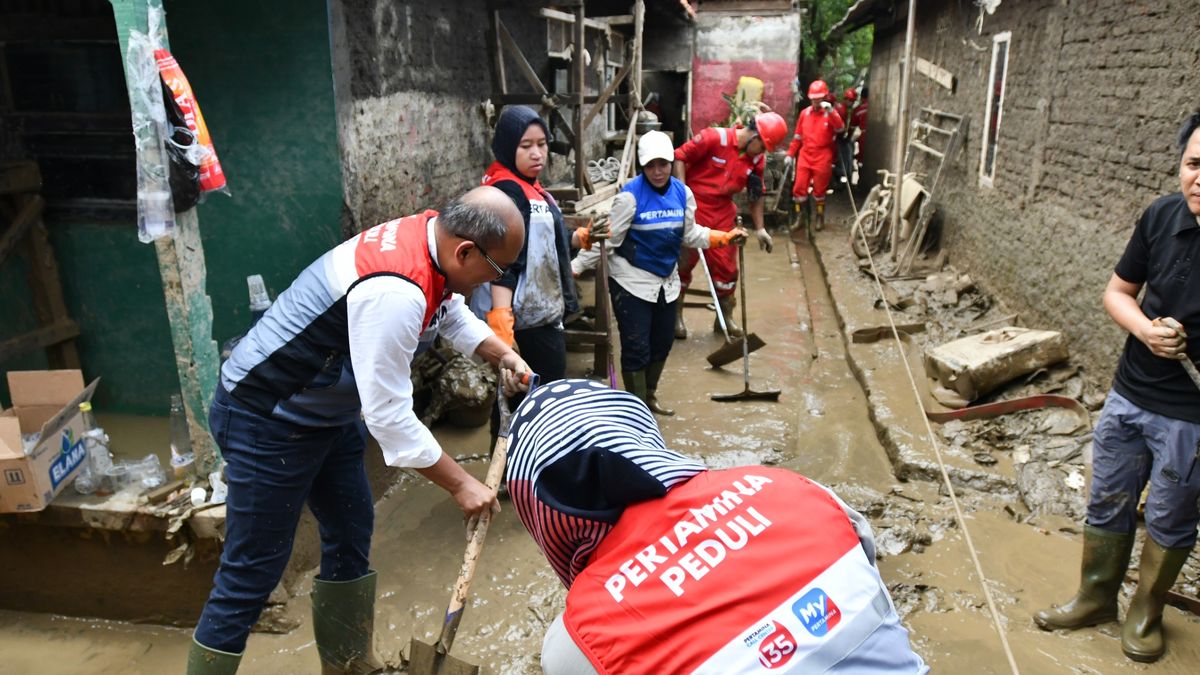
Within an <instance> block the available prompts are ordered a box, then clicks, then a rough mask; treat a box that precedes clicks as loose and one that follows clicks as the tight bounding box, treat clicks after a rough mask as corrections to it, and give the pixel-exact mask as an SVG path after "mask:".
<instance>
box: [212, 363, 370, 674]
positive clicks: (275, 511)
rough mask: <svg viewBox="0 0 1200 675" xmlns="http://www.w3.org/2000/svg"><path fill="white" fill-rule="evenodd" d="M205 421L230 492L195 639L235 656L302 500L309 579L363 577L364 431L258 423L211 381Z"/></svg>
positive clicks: (366, 535) (291, 534) (269, 586)
mask: <svg viewBox="0 0 1200 675" xmlns="http://www.w3.org/2000/svg"><path fill="white" fill-rule="evenodd" d="M208 421H209V426H210V428H211V429H212V434H213V439H214V440H215V441H216V442H217V445H218V446H220V448H221V454H222V455H223V457H224V458H225V480H226V482H227V483H228V484H229V496H228V500H227V501H226V503H225V547H224V550H223V551H222V553H221V564H220V567H218V568H217V573H216V576H215V577H214V578H213V590H212V593H211V594H210V595H209V597H208V602H207V603H206V604H205V605H204V611H203V613H202V614H201V615H200V621H199V623H198V624H197V626H196V633H195V638H196V641H197V642H199V643H200V644H201V645H203V646H205V647H208V648H210V649H217V650H220V651H224V652H229V653H232V654H237V653H240V652H242V651H243V650H244V649H245V647H246V638H247V636H248V635H249V634H250V628H251V627H252V626H253V625H254V623H255V622H256V621H257V620H258V616H259V614H261V613H262V610H263V607H264V606H265V605H266V602H267V598H268V597H270V595H271V592H272V591H273V590H275V587H276V585H278V584H279V580H280V578H281V577H282V576H283V572H284V570H285V569H286V568H287V563H288V559H289V558H290V557H291V553H292V542H293V540H294V538H295V535H296V524H297V523H298V522H299V520H300V514H301V512H302V511H303V509H304V505H305V504H306V503H307V504H308V507H309V509H310V510H311V511H312V512H313V515H314V516H316V518H317V522H318V524H319V526H320V533H321V571H320V574H319V575H318V578H319V579H322V580H325V581H351V580H354V579H357V578H359V577H361V576H363V575H365V574H367V573H368V571H369V567H368V560H367V558H368V555H369V553H370V547H371V533H372V531H373V529H374V525H375V507H374V501H373V500H372V498H371V487H370V485H369V484H368V483H367V473H366V468H365V467H364V465H363V451H364V449H365V448H366V427H365V426H364V425H363V423H362V422H361V421H359V422H357V423H355V424H347V425H343V426H336V427H308V426H301V425H297V424H292V423H290V422H284V421H280V420H276V419H272V418H269V417H264V416H262V415H260V414H258V413H257V412H254V411H252V410H250V409H249V408H247V407H245V406H243V405H242V404H240V403H239V402H238V401H237V400H236V399H234V398H233V397H232V396H230V395H229V393H228V392H226V391H225V390H224V388H222V387H221V386H220V385H219V384H218V385H217V392H216V395H215V396H214V397H213V404H212V409H211V410H210V412H209V416H208Z"/></svg>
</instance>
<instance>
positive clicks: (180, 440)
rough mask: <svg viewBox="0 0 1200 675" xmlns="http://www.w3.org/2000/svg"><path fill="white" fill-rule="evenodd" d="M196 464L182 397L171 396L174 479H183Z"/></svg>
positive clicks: (172, 467) (172, 469)
mask: <svg viewBox="0 0 1200 675" xmlns="http://www.w3.org/2000/svg"><path fill="white" fill-rule="evenodd" d="M195 462H196V457H195V455H193V454H192V439H191V436H189V435H188V425H187V411H186V410H184V408H183V396H181V395H180V394H171V471H172V473H174V474H175V477H176V478H185V477H186V476H187V475H188V474H190V473H191V471H192V466H193V465H194V464H195Z"/></svg>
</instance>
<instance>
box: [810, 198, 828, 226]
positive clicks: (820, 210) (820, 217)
mask: <svg viewBox="0 0 1200 675" xmlns="http://www.w3.org/2000/svg"><path fill="white" fill-rule="evenodd" d="M816 208H817V218H816V221H815V222H814V223H813V229H814V230H816V231H817V232H820V231H821V230H823V229H825V201H824V200H822V201H819V202H817V207H816Z"/></svg>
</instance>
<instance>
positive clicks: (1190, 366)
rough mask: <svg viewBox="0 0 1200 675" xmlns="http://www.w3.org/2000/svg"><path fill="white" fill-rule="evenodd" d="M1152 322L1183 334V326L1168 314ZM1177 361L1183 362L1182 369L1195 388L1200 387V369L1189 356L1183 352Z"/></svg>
mask: <svg viewBox="0 0 1200 675" xmlns="http://www.w3.org/2000/svg"><path fill="white" fill-rule="evenodd" d="M1152 323H1154V325H1156V326H1166V327H1167V328H1170V329H1172V330H1174V331H1175V332H1176V333H1178V334H1179V335H1183V326H1182V325H1181V324H1180V323H1179V322H1178V321H1176V320H1175V319H1174V318H1172V317H1169V316H1168V317H1165V318H1158V319H1155V320H1154V321H1153V322H1152ZM1179 362H1180V363H1181V364H1183V369H1184V370H1186V371H1187V374H1188V377H1190V378H1192V383H1193V384H1195V385H1196V388H1197V389H1200V371H1197V370H1196V364H1194V363H1192V359H1191V357H1189V356H1188V355H1187V353H1186V352H1185V353H1184V355H1183V359H1181V360H1180V361H1179Z"/></svg>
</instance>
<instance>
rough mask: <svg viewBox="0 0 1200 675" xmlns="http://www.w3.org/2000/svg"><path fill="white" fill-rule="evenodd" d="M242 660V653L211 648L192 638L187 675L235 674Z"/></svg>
mask: <svg viewBox="0 0 1200 675" xmlns="http://www.w3.org/2000/svg"><path fill="white" fill-rule="evenodd" d="M241 662H242V655H241V654H231V653H229V652H223V651H220V650H217V649H209V648H208V647H205V646H204V645H202V644H200V643H199V642H196V638H195V637H193V638H192V648H191V650H190V651H189V652H188V660H187V675H233V673H236V672H237V669H238V665H239V664H240V663H241Z"/></svg>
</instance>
